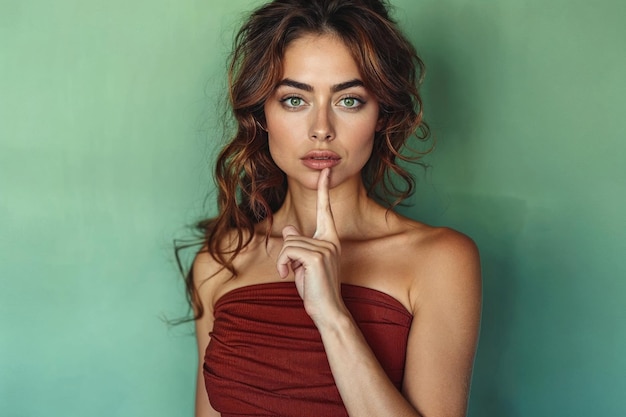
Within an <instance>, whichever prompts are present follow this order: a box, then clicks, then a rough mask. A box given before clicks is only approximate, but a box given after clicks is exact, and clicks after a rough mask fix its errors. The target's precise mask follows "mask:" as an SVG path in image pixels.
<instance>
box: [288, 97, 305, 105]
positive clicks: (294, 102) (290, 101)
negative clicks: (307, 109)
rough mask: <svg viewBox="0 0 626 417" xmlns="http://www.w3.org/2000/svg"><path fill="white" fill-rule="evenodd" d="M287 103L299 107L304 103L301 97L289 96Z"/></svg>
mask: <svg viewBox="0 0 626 417" xmlns="http://www.w3.org/2000/svg"><path fill="white" fill-rule="evenodd" d="M287 104H289V106H290V107H298V106H300V105H302V99H301V98H300V97H289V98H288V99H287Z"/></svg>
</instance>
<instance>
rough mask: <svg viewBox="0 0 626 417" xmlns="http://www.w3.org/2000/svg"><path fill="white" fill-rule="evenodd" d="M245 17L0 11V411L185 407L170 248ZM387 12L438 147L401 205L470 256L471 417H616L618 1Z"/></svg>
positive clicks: (241, 0)
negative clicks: (478, 291) (473, 315)
mask: <svg viewBox="0 0 626 417" xmlns="http://www.w3.org/2000/svg"><path fill="white" fill-rule="evenodd" d="M101 3H102V2H101ZM255 3H258V1H256V2H255V1H250V0H248V1H245V0H229V1H225V0H219V1H216V0H211V1H208V0H204V1H200V0H180V1H172V0H170V1H168V0H153V1H146V0H137V1H132V2H127V1H121V0H114V1H110V2H106V3H102V4H100V3H98V4H96V3H94V2H84V1H79V0H58V1H56V2H54V3H51V2H46V1H41V0H26V1H21V2H18V1H7V0H0V329H1V331H0V415H2V416H5V415H6V416H11V417H39V416H46V417H56V416H85V415H90V416H95V417H98V416H102V417H104V416H107V417H112V416H144V415H145V416H147V415H150V416H155V417H159V416H162V417H166V416H167V417H169V416H183V415H191V413H192V411H191V410H192V398H193V382H194V381H193V372H194V370H193V366H194V362H195V347H194V344H193V343H194V340H193V337H192V336H190V335H189V332H190V327H189V326H187V327H185V326H181V327H177V328H174V329H169V328H168V327H167V326H166V325H165V324H163V322H162V321H161V320H160V316H161V315H163V314H165V315H170V316H176V315H180V314H183V313H184V311H185V310H184V308H185V307H184V306H185V304H184V299H183V294H182V287H181V285H180V281H179V280H178V277H177V275H176V268H175V265H174V261H173V257H172V256H171V239H172V238H173V237H174V236H182V235H183V232H184V225H185V224H187V223H190V222H192V221H193V220H194V219H195V218H196V216H197V215H198V214H199V213H201V212H211V211H212V210H213V208H212V207H211V206H210V204H209V206H208V207H207V208H206V209H203V201H204V197H205V194H206V187H207V184H209V183H210V181H209V180H208V179H207V178H206V176H207V173H208V170H209V169H208V168H207V166H206V165H207V161H210V160H211V155H212V153H213V152H214V148H215V146H214V143H215V142H217V141H219V140H220V133H219V129H216V128H215V126H216V120H217V119H218V116H219V110H217V108H218V107H219V106H217V105H216V102H217V99H218V97H217V96H218V95H219V94H220V92H221V86H222V85H223V73H224V67H225V65H224V62H225V55H226V51H227V49H228V45H229V43H230V37H231V33H232V30H233V28H234V27H235V25H236V24H235V22H236V21H237V20H238V18H239V16H240V15H241V12H242V11H244V10H246V9H249V8H250V6H251V5H252V4H255ZM418 3H419V4H418ZM394 4H395V5H396V6H397V16H398V19H399V20H400V22H401V23H402V24H403V25H404V27H405V28H406V29H407V31H408V33H409V34H410V37H411V38H412V39H413V40H414V41H415V43H416V45H417V47H418V50H419V51H420V52H421V54H422V56H423V58H424V60H425V61H426V64H427V67H428V76H427V80H426V84H425V90H424V91H425V104H426V116H427V119H428V121H429V122H430V125H431V127H432V131H433V134H434V136H435V137H436V138H437V141H438V143H437V150H436V152H435V153H433V154H432V155H431V156H430V157H429V159H428V160H429V162H430V163H431V164H432V165H433V168H432V169H431V170H429V171H428V173H427V175H423V174H421V172H420V171H419V170H416V173H418V176H419V177H420V185H419V191H418V193H417V194H416V195H415V196H414V197H413V198H412V199H411V201H410V202H411V203H412V204H413V206H411V207H406V208H404V209H402V211H403V212H404V213H406V214H408V215H410V216H412V217H414V218H418V219H423V220H425V221H428V222H431V223H434V224H445V225H450V226H453V227H456V228H458V229H459V230H461V231H464V232H465V233H468V234H469V235H471V236H472V237H473V238H474V239H475V240H476V241H477V243H478V245H479V247H480V248H481V252H482V257H483V265H484V286H485V291H484V292H485V306H484V318H483V329H482V339H481V342H480V346H479V352H478V360H477V364H476V371H475V378H474V384H473V389H472V400H471V407H470V415H471V416H476V417H479V416H482V417H503V416H506V417H509V416H510V417H516V416H524V417H526V416H533V417H535V416H551V417H552V416H587V415H597V416H616V417H617V416H623V415H625V414H626V403H625V402H624V401H623V392H625V391H626V379H624V375H625V374H626V359H625V356H624V354H623V352H626V309H625V308H624V304H625V303H624V298H625V297H624V294H625V293H626V283H625V281H624V277H625V276H626V261H625V260H624V256H623V253H624V251H625V249H626V232H625V231H624V230H625V229H626V227H625V226H626V224H625V223H626V222H625V221H624V217H623V214H622V212H623V208H624V207H625V206H626V195H625V194H626V193H625V190H626V170H625V169H624V168H623V166H621V165H620V162H621V161H622V160H623V157H624V155H626V141H625V140H624V132H625V131H626V129H625V122H624V121H623V120H624V118H623V117H622V113H623V112H624V111H625V110H626V103H625V100H626V99H625V97H626V82H625V81H624V77H623V73H624V68H626V54H624V47H623V44H624V40H625V39H626V29H624V28H625V26H624V25H623V21H624V18H626V3H624V2H622V1H620V0H614V1H611V0H600V1H597V2H595V3H592V2H582V1H565V0H543V1H540V0H527V1H513V0H500V1H496V0H489V1H472V2H470V1H463V0H437V1H435V0H424V1H420V2H415V1H409V0H396V1H394Z"/></svg>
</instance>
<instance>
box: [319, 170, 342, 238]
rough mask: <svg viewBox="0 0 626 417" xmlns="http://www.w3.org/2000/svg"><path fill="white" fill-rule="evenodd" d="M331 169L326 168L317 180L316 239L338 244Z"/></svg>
mask: <svg viewBox="0 0 626 417" xmlns="http://www.w3.org/2000/svg"><path fill="white" fill-rule="evenodd" d="M329 189H330V168H324V169H323V170H322V171H321V172H320V176H319V179H318V180H317V225H316V228H315V234H314V235H313V238H314V239H323V240H328V241H330V242H332V243H335V244H336V243H338V242H339V238H338V237H337V228H336V227H335V219H334V218H333V212H332V210H331V208H330V191H329Z"/></svg>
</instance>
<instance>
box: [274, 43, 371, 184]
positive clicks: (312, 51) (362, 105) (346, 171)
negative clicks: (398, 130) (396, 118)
mask: <svg viewBox="0 0 626 417" xmlns="http://www.w3.org/2000/svg"><path fill="white" fill-rule="evenodd" d="M265 118H266V122H267V132H268V138H269V139H268V140H269V149H270V154H271V155H272V158H273V160H274V162H275V163H276V165H278V167H279V168H280V169H281V170H282V171H283V172H285V174H286V175H287V178H288V180H289V186H290V187H293V186H295V185H296V183H297V184H298V185H300V186H303V187H305V188H308V189H314V188H316V187H317V179H318V177H319V172H320V170H322V169H324V168H325V167H331V187H335V186H337V185H338V184H341V183H344V182H346V181H361V175H360V173H361V169H362V168H363V166H364V165H365V163H366V162H367V160H368V159H369V157H370V155H371V153H372V146H373V144H374V134H375V132H376V129H377V124H378V120H379V111H378V102H377V101H376V100H375V98H374V97H373V96H372V95H371V94H370V92H369V91H368V90H367V89H366V88H365V86H364V85H363V81H362V77H361V74H360V71H359V67H358V65H357V64H356V62H355V61H354V59H353V58H352V55H351V54H350V51H349V49H348V48H347V47H346V46H345V45H344V43H343V42H342V41H341V40H340V39H339V38H337V37H334V36H332V35H307V36H303V37H301V38H298V39H297V40H295V41H293V42H292V43H291V44H289V46H288V47H287V49H286V51H285V56H284V57H283V77H282V81H281V82H280V83H279V85H278V87H277V88H276V90H275V91H274V94H273V95H272V96H271V97H270V98H269V99H268V100H267V101H266V103H265Z"/></svg>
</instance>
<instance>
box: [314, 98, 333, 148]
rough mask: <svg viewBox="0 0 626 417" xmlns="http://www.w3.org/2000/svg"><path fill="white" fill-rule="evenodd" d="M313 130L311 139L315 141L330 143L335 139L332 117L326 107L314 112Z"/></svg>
mask: <svg viewBox="0 0 626 417" xmlns="http://www.w3.org/2000/svg"><path fill="white" fill-rule="evenodd" d="M311 117H312V121H311V128H310V132H309V137H310V138H311V139H313V140H325V141H330V140H333V139H334V138H335V130H334V127H333V122H332V115H331V114H330V110H329V109H328V107H326V106H322V107H320V108H318V109H316V110H315V111H313V112H312V115H311Z"/></svg>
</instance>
